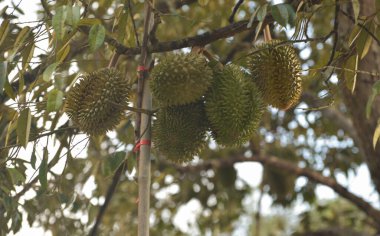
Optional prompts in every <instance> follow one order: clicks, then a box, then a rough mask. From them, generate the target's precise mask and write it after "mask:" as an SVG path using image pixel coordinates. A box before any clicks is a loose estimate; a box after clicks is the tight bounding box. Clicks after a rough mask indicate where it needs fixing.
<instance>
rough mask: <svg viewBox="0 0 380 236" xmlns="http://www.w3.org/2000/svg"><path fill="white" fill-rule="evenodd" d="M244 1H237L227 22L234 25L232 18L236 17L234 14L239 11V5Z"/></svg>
mask: <svg viewBox="0 0 380 236" xmlns="http://www.w3.org/2000/svg"><path fill="white" fill-rule="evenodd" d="M243 2H244V0H239V1H238V2H237V3H236V5H235V6H234V9H233V10H232V13H231V15H230V17H229V18H228V21H229V22H230V23H234V18H235V15H236V12H237V11H238V10H239V7H240V5H241V4H243Z"/></svg>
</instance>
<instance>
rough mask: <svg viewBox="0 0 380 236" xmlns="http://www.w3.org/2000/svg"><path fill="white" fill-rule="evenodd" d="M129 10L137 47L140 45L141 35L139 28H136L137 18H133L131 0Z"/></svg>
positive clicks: (129, 0)
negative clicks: (138, 32)
mask: <svg viewBox="0 0 380 236" xmlns="http://www.w3.org/2000/svg"><path fill="white" fill-rule="evenodd" d="M128 11H129V15H130V17H131V21H132V26H133V32H134V34H135V38H136V44H137V47H140V41H139V35H138V34H137V29H136V22H135V19H134V18H133V11H132V4H131V0H128Z"/></svg>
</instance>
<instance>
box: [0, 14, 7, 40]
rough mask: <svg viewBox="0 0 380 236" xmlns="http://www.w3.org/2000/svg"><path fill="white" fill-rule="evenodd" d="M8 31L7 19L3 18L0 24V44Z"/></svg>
mask: <svg viewBox="0 0 380 236" xmlns="http://www.w3.org/2000/svg"><path fill="white" fill-rule="evenodd" d="M8 32H9V20H8V19H5V20H4V21H3V22H2V23H1V26H0V46H1V44H3V42H4V40H5V39H6V38H7V36H8Z"/></svg>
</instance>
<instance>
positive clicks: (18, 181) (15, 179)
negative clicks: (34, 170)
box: [7, 168, 25, 185]
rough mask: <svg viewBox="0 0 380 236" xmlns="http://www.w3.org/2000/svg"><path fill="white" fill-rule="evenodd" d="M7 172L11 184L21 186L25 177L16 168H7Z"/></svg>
mask: <svg viewBox="0 0 380 236" xmlns="http://www.w3.org/2000/svg"><path fill="white" fill-rule="evenodd" d="M7 170H8V172H9V175H10V176H11V178H12V183H13V184H14V185H22V184H23V183H24V182H25V176H24V175H23V174H22V173H20V171H18V170H17V169H16V168H8V169H7Z"/></svg>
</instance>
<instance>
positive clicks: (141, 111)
mask: <svg viewBox="0 0 380 236" xmlns="http://www.w3.org/2000/svg"><path fill="white" fill-rule="evenodd" d="M108 103H110V104H112V105H114V106H117V107H120V108H123V109H125V110H127V111H133V112H136V113H144V114H147V115H153V114H154V113H156V112H157V110H146V109H141V108H136V107H131V106H127V105H120V104H118V103H115V102H111V101H109V102H108Z"/></svg>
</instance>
